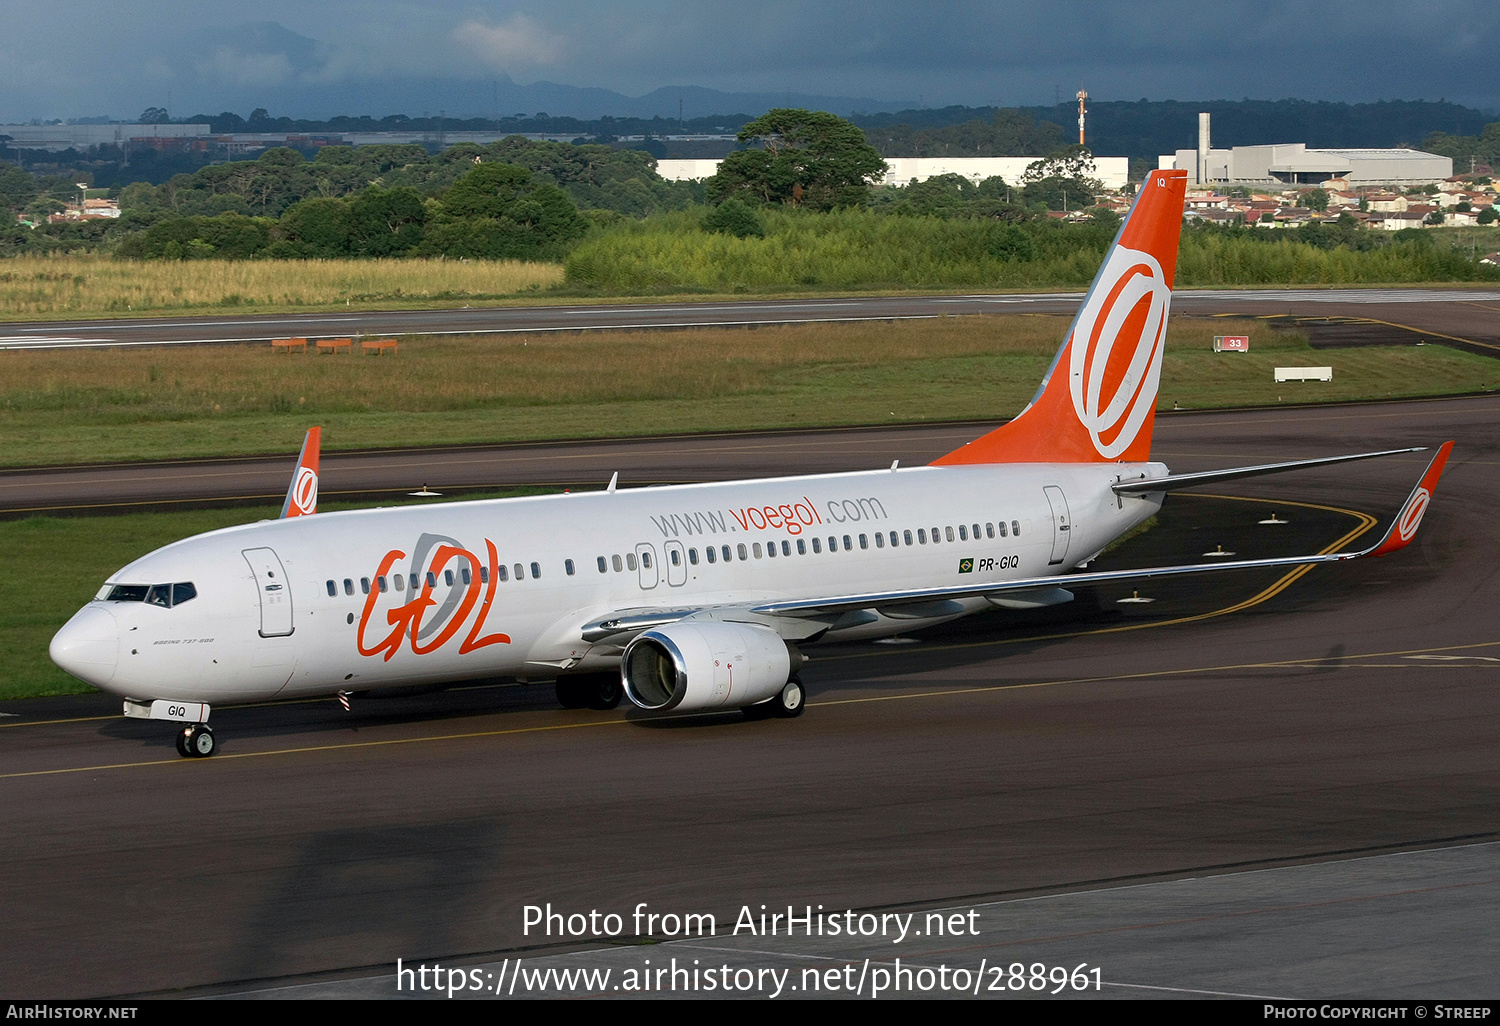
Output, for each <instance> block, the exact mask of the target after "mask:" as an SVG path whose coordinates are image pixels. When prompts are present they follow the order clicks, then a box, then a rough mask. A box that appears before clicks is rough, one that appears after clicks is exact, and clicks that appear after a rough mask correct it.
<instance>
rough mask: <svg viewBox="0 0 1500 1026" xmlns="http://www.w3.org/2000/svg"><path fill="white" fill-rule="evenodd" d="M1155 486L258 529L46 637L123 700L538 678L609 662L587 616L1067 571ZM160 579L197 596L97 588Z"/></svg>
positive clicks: (145, 562) (138, 573)
mask: <svg viewBox="0 0 1500 1026" xmlns="http://www.w3.org/2000/svg"><path fill="white" fill-rule="evenodd" d="M1164 473H1165V468H1164V467H1162V466H1161V465H1160V464H1128V465H1127V464H1019V465H1017V464H1012V465H998V466H996V465H978V466H962V467H917V468H911V469H902V470H890V471H873V472H862V473H850V474H832V475H819V476H812V477H787V478H771V479H764V480H755V481H743V482H731V483H726V484H702V485H684V486H674V487H662V488H642V489H631V490H626V491H617V492H581V493H576V494H562V495H550V496H540V497H535V498H520V499H502V500H493V501H481V502H459V503H450V504H435V505H425V506H407V507H398V508H386V509H369V510H358V511H351V512H342V513H319V514H317V515H316V516H303V517H296V518H292V519H287V520H275V521H264V522H261V523H257V524H248V525H244V526H241V527H234V528H229V529H226V530H222V531H215V532H212V533H209V534H204V535H199V536H197V537H194V538H189V539H186V540H184V541H180V542H177V543H175V544H172V545H168V546H166V547H165V548H162V549H158V550H157V551H155V552H152V553H150V554H149V555H146V556H143V557H142V558H140V559H138V560H136V561H135V562H133V563H131V564H130V565H128V566H126V567H124V568H123V569H122V570H120V572H119V573H117V574H116V575H114V576H113V577H112V578H111V579H110V582H109V585H107V586H106V587H105V589H102V590H101V592H100V595H101V598H99V599H96V600H95V601H93V602H91V603H89V605H88V606H86V607H84V609H82V610H80V611H79V613H78V614H77V615H76V616H75V617H74V619H73V621H70V624H69V627H67V628H64V631H63V632H60V633H59V638H60V639H61V638H64V637H67V638H70V639H72V642H71V644H72V645H73V647H72V649H71V650H70V651H71V652H72V653H73V656H72V657H70V658H72V659H73V662H72V664H71V665H68V666H67V668H68V669H69V670H70V671H71V672H74V673H75V674H77V675H78V676H81V677H82V678H83V679H85V680H88V681H89V682H90V683H92V684H94V685H95V686H97V687H99V688H102V689H103V690H106V691H109V692H112V693H115V694H118V695H121V696H124V697H127V698H132V699H136V700H152V699H165V700H184V701H197V702H210V703H214V702H226V701H247V700H257V699H264V698H270V697H273V696H282V697H290V696H297V695H317V694H331V693H333V692H336V691H348V692H360V691H373V690H379V689H382V688H394V687H403V686H409V685H414V684H428V683H442V682H447V681H456V680H465V679H474V678H481V677H491V676H517V677H523V678H528V677H529V678H548V677H552V676H556V675H557V674H559V673H562V672H569V671H573V672H578V671H586V670H599V669H605V668H608V667H611V666H617V665H618V663H619V657H620V652H621V649H622V647H623V645H624V644H625V642H626V641H628V637H623V638H609V639H604V640H599V641H590V640H586V639H585V637H584V627H585V626H586V625H588V624H590V623H591V622H594V623H597V622H598V621H599V620H600V618H606V617H611V616H629V615H632V614H633V613H641V612H644V611H650V610H701V609H715V608H733V607H740V608H744V607H748V606H751V605H754V604H756V603H761V602H767V601H773V600H778V601H780V600H796V599H811V598H819V597H834V596H846V595H863V594H871V593H877V592H882V593H883V592H895V591H901V590H907V589H909V590H921V589H929V588H938V587H943V586H949V585H956V584H964V583H968V582H974V583H983V582H987V581H1003V580H1008V579H1015V578H1022V577H1037V576H1043V575H1046V574H1051V573H1062V572H1063V571H1065V570H1068V569H1070V568H1072V567H1074V566H1076V565H1078V564H1079V563H1081V562H1084V561H1086V560H1088V559H1089V558H1091V557H1092V556H1094V555H1095V554H1097V553H1098V552H1099V550H1101V549H1102V548H1103V547H1104V546H1105V545H1107V544H1108V543H1109V542H1110V541H1111V540H1112V539H1114V538H1116V537H1118V536H1119V535H1120V534H1122V533H1123V532H1125V531H1127V530H1129V529H1130V528H1131V527H1134V526H1135V525H1136V524H1139V523H1140V522H1142V521H1143V520H1145V519H1146V518H1148V517H1149V516H1151V515H1152V514H1153V513H1155V512H1156V510H1157V509H1158V508H1159V505H1160V498H1161V497H1160V495H1154V496H1151V497H1148V498H1138V497H1127V498H1123V499H1122V498H1120V497H1118V496H1116V495H1115V494H1114V493H1113V492H1112V491H1111V490H1110V487H1109V486H1110V485H1111V484H1112V483H1114V482H1115V481H1118V480H1120V479H1121V478H1122V477H1139V476H1141V475H1143V474H1144V475H1146V476H1149V477H1158V476H1161V475H1162V474H1164ZM1064 502H1065V504H1066V509H1065V510H1064V509H1063V503H1064ZM1001 525H1003V531H1002V528H1001ZM772 547H774V554H772V551H771V549H772ZM710 549H712V550H713V558H712V561H710V559H709V550H710ZM726 553H727V558H726ZM601 566H602V567H603V569H602V570H601ZM570 568H571V572H570ZM413 575H415V577H416V585H417V586H416V588H415V589H413V587H412V579H413ZM429 575H430V576H429ZM382 580H383V581H384V584H385V587H384V590H382V588H381V583H382ZM176 582H187V583H191V584H192V586H193V591H194V592H195V595H194V597H192V598H191V599H189V600H186V601H181V602H178V603H175V604H173V605H171V606H166V605H157V604H152V603H150V602H146V601H111V600H109V599H108V598H105V597H103V596H106V595H107V594H108V592H109V590H110V588H111V586H114V585H160V584H168V583H176ZM366 588H368V592H367V591H366ZM330 591H331V592H332V594H330ZM986 605H987V604H986V601H985V600H984V599H965V600H963V601H962V603H961V606H962V608H961V610H957V611H955V609H954V608H952V607H951V606H950V607H949V608H947V609H943V610H928V611H924V610H922V609H921V607H920V606H918V607H914V612H908V613H904V614H903V613H902V612H901V611H900V610H899V609H896V610H891V611H879V610H877V611H876V612H875V616H874V618H873V619H872V618H871V617H870V616H868V615H867V616H865V617H863V618H855V619H854V620H851V621H850V622H849V625H847V626H840V625H839V624H833V625H832V629H831V630H829V632H828V633H827V635H826V637H827V639H828V640H843V639H849V638H856V637H870V636H879V635H889V634H894V633H897V632H899V631H905V630H910V629H912V628H913V627H917V626H921V625H923V624H924V623H931V622H936V621H939V620H943V619H949V618H951V617H952V616H954V615H962V613H964V612H970V611H973V610H976V609H980V608H986ZM855 621H857V622H855ZM812 626H813V627H817V628H818V630H819V631H821V630H822V629H823V628H824V627H827V626H829V625H816V624H814V625H812ZM69 631H71V633H68V632H69ZM808 634H809V631H804V636H806V635H808ZM793 640H796V639H793Z"/></svg>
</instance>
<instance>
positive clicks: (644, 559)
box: [641, 549, 651, 570]
mask: <svg viewBox="0 0 1500 1026" xmlns="http://www.w3.org/2000/svg"><path fill="white" fill-rule="evenodd" d="M641 566H643V567H645V568H646V569H647V570H650V569H651V550H650V549H647V550H646V551H645V552H642V553H641Z"/></svg>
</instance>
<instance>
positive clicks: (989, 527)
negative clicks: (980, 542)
mask: <svg viewBox="0 0 1500 1026" xmlns="http://www.w3.org/2000/svg"><path fill="white" fill-rule="evenodd" d="M975 536H976V537H977V536H978V532H976V533H975ZM984 536H985V537H986V538H993V537H995V525H994V524H985V525H984Z"/></svg>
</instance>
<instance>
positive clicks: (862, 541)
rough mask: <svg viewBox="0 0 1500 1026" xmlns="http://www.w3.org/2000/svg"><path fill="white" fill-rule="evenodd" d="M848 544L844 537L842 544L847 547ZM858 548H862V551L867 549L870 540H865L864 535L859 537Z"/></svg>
mask: <svg viewBox="0 0 1500 1026" xmlns="http://www.w3.org/2000/svg"><path fill="white" fill-rule="evenodd" d="M848 542H849V539H848V538H847V537H846V538H845V539H844V543H845V544H846V545H847V544H848ZM859 547H860V548H862V549H868V548H869V547H870V539H869V538H867V537H866V536H864V535H860V536H859Z"/></svg>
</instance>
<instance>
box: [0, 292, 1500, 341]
mask: <svg viewBox="0 0 1500 1026" xmlns="http://www.w3.org/2000/svg"><path fill="white" fill-rule="evenodd" d="M1082 297H1083V293H1081V292H1051V293H1033V294H1029V295H968V296H952V295H947V296H856V297H849V298H833V299H776V300H757V299H749V300H742V301H733V302H719V303H686V302H685V303H661V302H658V303H639V302H636V303H611V304H599V305H587V306H584V305H577V306H529V307H528V306H507V307H479V308H462V309H449V310H390V311H360V312H353V313H338V312H325V313H310V314H266V315H256V316H239V317H156V318H138V319H136V318H133V319H122V320H86V321H39V322H34V323H13V324H0V349H48V348H53V349H55V348H84V347H108V346H131V345H183V344H208V343H222V342H265V341H267V340H269V339H275V338H286V337H298V338H338V337H356V336H364V337H370V336H380V337H386V336H401V335H491V334H503V333H522V334H525V333H531V334H536V333H542V332H554V331H618V330H629V329H637V330H638V329H644V328H685V327H712V326H750V325H766V324H805V323H810V322H819V321H862V320H906V319H924V318H933V317H942V316H954V315H959V314H986V313H1073V312H1074V311H1075V310H1076V309H1077V308H1078V303H1079V301H1080V300H1081V299H1082ZM1172 308H1173V309H1174V310H1175V311H1177V312H1179V313H1193V314H1200V315H1209V314H1217V313H1234V314H1243V315H1247V316H1252V317H1256V316H1277V315H1293V316H1294V315H1304V316H1310V317H1344V316H1358V317H1362V318H1373V319H1376V320H1379V321H1383V322H1389V323H1393V324H1400V325H1405V326H1409V327H1411V328H1414V329H1417V330H1420V331H1443V332H1445V333H1447V334H1451V335H1456V336H1463V337H1468V336H1469V335H1474V336H1475V337H1477V338H1480V339H1483V340H1485V341H1487V342H1490V343H1493V344H1496V345H1500V332H1497V328H1496V325H1495V321H1496V317H1495V314H1496V312H1497V311H1500V291H1497V290H1495V289H1464V288H1452V287H1449V288H1422V289H1417V288H1388V289H1262V290H1238V289H1199V290H1192V289H1182V290H1178V291H1177V292H1174V293H1173V296H1172Z"/></svg>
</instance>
